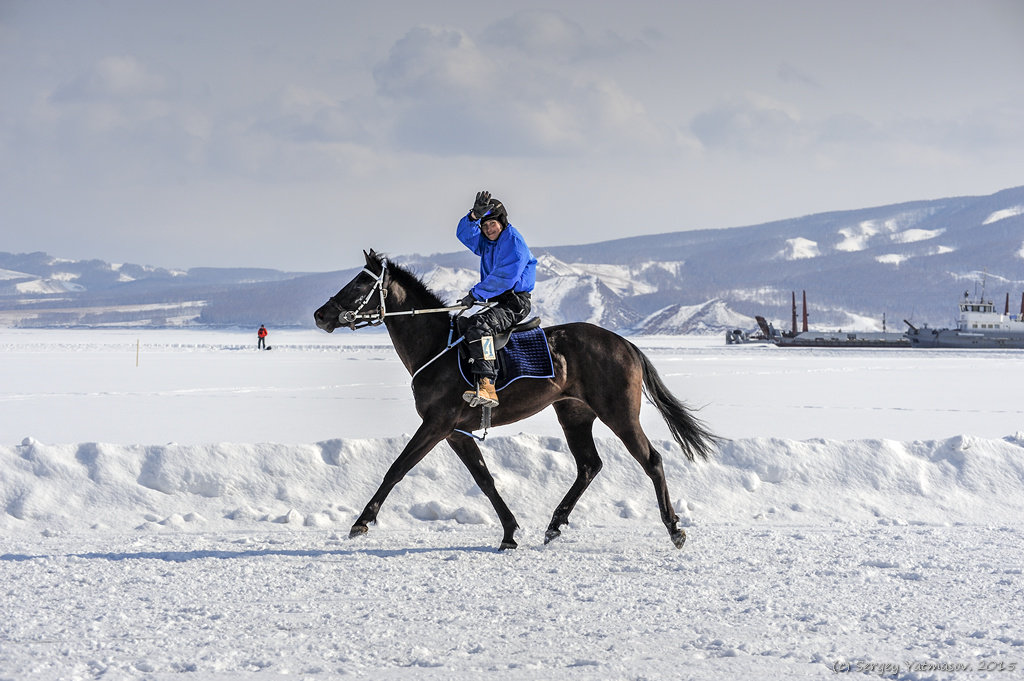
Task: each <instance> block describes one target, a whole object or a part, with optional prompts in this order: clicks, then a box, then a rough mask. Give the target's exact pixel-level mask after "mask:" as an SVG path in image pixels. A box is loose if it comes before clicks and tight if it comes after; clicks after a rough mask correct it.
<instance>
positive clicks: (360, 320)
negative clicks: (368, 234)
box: [331, 262, 388, 331]
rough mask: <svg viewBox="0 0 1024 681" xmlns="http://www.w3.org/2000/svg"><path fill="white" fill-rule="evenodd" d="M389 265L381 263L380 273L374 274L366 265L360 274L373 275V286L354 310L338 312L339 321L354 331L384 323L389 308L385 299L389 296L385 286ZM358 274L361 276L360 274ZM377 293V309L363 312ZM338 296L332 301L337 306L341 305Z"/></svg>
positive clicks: (357, 302)
mask: <svg viewBox="0 0 1024 681" xmlns="http://www.w3.org/2000/svg"><path fill="white" fill-rule="evenodd" d="M387 271H388V266H387V264H386V263H383V262H382V263H381V267H380V274H374V273H373V272H372V271H371V270H370V268H368V267H364V268H363V271H362V272H360V273H359V274H364V273H365V274H368V275H370V276H371V277H373V286H371V287H370V288H369V289H368V290H367V291H366V293H364V294H363V297H362V298H360V299H359V300H358V301H356V308H355V309H354V310H345V311H344V312H341V313H339V314H338V322H339V323H341V324H343V325H345V326H348V327H349V328H350V329H352V330H353V331H354V330H356V329H362V328H365V327H367V326H379V325H380V324H383V323H384V317H385V316H386V315H387V308H386V306H385V305H384V299H385V298H387V297H388V290H387V288H385V287H384V277H385V276H386V275H387ZM356 276H359V275H358V274H357V275H356ZM374 293H376V294H377V296H378V300H379V301H380V304H379V305H378V306H377V309H376V310H372V311H369V312H363V308H364V307H366V305H367V304H368V303H369V302H370V298H372V297H373V294H374ZM336 298H337V296H334V297H333V298H331V302H332V303H334V304H335V306H337V307H341V305H339V304H338V301H337V300H336Z"/></svg>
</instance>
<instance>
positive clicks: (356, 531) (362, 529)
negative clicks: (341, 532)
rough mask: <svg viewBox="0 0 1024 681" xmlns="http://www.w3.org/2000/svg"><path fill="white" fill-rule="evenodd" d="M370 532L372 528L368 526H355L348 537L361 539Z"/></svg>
mask: <svg viewBox="0 0 1024 681" xmlns="http://www.w3.org/2000/svg"><path fill="white" fill-rule="evenodd" d="M369 531H370V528H368V527H367V526H366V525H353V526H352V529H351V530H349V532H348V536H349V538H352V537H360V536H362V535H364V534H366V533H367V532H369Z"/></svg>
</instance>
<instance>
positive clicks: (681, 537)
mask: <svg viewBox="0 0 1024 681" xmlns="http://www.w3.org/2000/svg"><path fill="white" fill-rule="evenodd" d="M672 543H673V544H675V545H676V548H677V549H681V548H683V544H685V543H686V533H685V532H683V531H682V530H673V532H672Z"/></svg>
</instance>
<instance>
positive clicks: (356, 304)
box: [313, 250, 387, 333]
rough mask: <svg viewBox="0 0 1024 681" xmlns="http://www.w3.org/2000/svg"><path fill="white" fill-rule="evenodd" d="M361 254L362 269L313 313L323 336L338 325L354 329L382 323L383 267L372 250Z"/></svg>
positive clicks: (385, 272) (384, 294)
mask: <svg viewBox="0 0 1024 681" xmlns="http://www.w3.org/2000/svg"><path fill="white" fill-rule="evenodd" d="M363 255H364V256H366V267H364V268H363V269H362V271H361V272H359V274H357V275H356V276H355V277H354V278H353V279H352V281H350V282H348V283H347V284H345V286H344V287H343V288H342V289H341V290H340V291H338V292H337V293H336V294H335V295H334V296H333V297H332V298H331V299H330V300H328V301H327V302H326V303H324V304H323V305H321V306H320V309H318V310H317V311H316V312H314V313H313V320H314V321H315V322H316V325H317V326H318V327H320V328H321V329H323V330H324V331H326V332H327V333H332V332H333V331H334V330H335V329H337V328H338V327H340V326H347V327H349V328H350V329H353V330H354V329H358V328H362V327H364V326H371V325H374V326H375V325H377V324H380V323H381V322H383V321H384V298H385V297H386V296H387V288H386V283H385V281H384V280H385V278H386V275H387V264H386V262H385V260H384V258H383V257H382V256H381V255H379V254H377V253H374V252H373V250H370V252H369V253H367V252H366V251H363Z"/></svg>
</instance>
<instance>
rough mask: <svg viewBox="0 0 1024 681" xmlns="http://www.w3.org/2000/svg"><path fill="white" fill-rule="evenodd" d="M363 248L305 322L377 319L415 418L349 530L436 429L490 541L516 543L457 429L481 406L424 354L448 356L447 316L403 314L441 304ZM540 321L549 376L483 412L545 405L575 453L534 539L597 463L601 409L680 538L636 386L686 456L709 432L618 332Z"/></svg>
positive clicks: (554, 530) (508, 415) (452, 373)
mask: <svg viewBox="0 0 1024 681" xmlns="http://www.w3.org/2000/svg"><path fill="white" fill-rule="evenodd" d="M364 255H365V256H366V267H365V268H364V269H363V271H362V272H360V273H359V274H357V275H356V276H355V278H354V279H352V281H350V282H349V283H348V284H346V285H345V287H344V288H343V289H341V291H339V292H338V293H337V295H335V296H334V297H333V298H331V299H330V300H329V301H327V303H325V304H324V305H323V306H322V307H321V308H320V309H319V310H317V311H316V313H314V315H313V316H314V319H315V320H316V325H317V326H318V327H320V328H321V329H323V330H324V331H327V332H328V333H330V332H332V331H334V330H335V329H336V328H338V327H340V326H348V327H350V328H352V329H356V328H360V327H362V326H366V325H369V324H379V323H381V322H383V323H384V324H385V326H386V327H387V330H388V333H389V334H390V335H391V341H392V343H394V345H395V349H396V350H397V351H398V356H399V357H400V358H401V360H402V363H403V364H405V368H406V369H408V370H409V373H410V374H412V375H413V378H412V391H413V397H414V399H415V401H416V411H417V412H419V415H420V417H421V418H422V419H423V422H422V423H421V424H420V426H419V428H417V429H416V432H415V434H413V436H412V439H411V440H410V441H409V443H408V444H407V445H406V446H405V449H403V450H402V453H401V454H399V455H398V458H397V459H396V460H395V462H394V463H393V464H392V465H391V468H390V469H389V470H388V472H387V474H386V475H385V476H384V481H383V482H382V483H381V485H380V488H379V489H378V490H377V493H376V494H374V495H373V498H372V499H370V502H369V503H368V504H367V505H366V508H365V509H364V510H363V512H362V514H361V515H360V516H359V518H358V519H357V520H356V522H355V524H354V525H353V526H352V531H351V533H350V536H353V537H354V536H358V535H360V534H364V533H365V532H366V531H367V528H368V526H369V524H370V523H372V522H375V521H376V519H377V513H378V512H379V511H380V507H381V505H382V504H383V503H384V500H385V499H386V498H387V496H388V494H389V493H390V492H391V490H392V489H393V488H394V486H395V485H397V484H398V482H399V481H400V480H401V479H402V478H403V477H405V475H406V474H407V473H408V472H409V471H410V470H412V468H413V466H415V465H416V464H417V463H419V462H420V461H421V460H422V459H423V457H425V456H426V455H427V453H428V452H430V450H431V449H433V448H434V446H435V445H437V444H438V443H440V442H441V440H447V441H448V444H449V445H451V448H452V449H453V450H455V453H456V454H457V455H458V457H459V459H461V461H462V463H464V464H465V465H466V467H467V468H468V469H469V472H470V473H471V474H472V475H473V479H474V480H475V481H476V484H477V485H478V486H479V487H480V489H481V490H482V491H483V493H484V494H485V495H487V498H488V499H489V500H490V502H491V504H492V505H493V506H494V510H495V511H496V512H497V514H498V518H499V519H500V521H501V526H502V528H503V530H504V537H503V538H502V540H501V548H503V549H511V548H515V547H516V546H517V544H516V540H515V538H514V535H515V532H516V530H517V529H518V528H519V526H518V524H517V523H516V518H515V516H514V515H513V514H512V511H510V510H509V508H508V506H506V505H505V502H504V500H503V499H502V498H501V496H500V495H499V494H498V490H497V489H496V488H495V486H494V479H493V478H492V477H491V473H490V471H488V470H487V465H486V464H485V463H484V460H483V457H482V456H481V454H480V448H479V447H478V446H477V444H476V441H475V440H474V438H472V437H470V436H469V435H467V434H466V431H472V430H473V429H474V428H476V427H479V425H480V421H481V414H480V409H479V408H472V407H470V406H469V405H467V404H466V402H465V401H464V400H463V399H462V392H463V390H465V387H466V386H465V384H464V383H463V379H462V377H461V376H460V374H459V369H458V366H457V365H456V362H454V361H443V362H442V361H438V362H435V361H433V360H434V359H436V358H437V357H438V356H439V354H440V355H442V356H444V357H445V358H449V354H448V353H454V352H456V351H457V350H456V349H449V350H447V351H445V348H446V346H447V344H448V341H449V328H450V320H449V317H450V315H448V314H440V313H438V314H415V313H413V310H424V309H432V308H442V307H444V305H445V303H444V302H443V301H442V300H441V299H440V298H438V297H437V295H435V294H434V293H432V292H431V291H430V290H428V289H427V287H426V286H424V284H423V282H421V281H420V280H419V279H418V278H417V277H416V276H415V275H413V274H412V273H410V272H409V271H407V270H405V269H403V268H401V267H399V266H398V265H396V264H394V263H392V262H390V261H388V260H387V259H386V258H384V257H383V256H381V255H379V254H376V253H374V252H373V251H370V252H369V253H364ZM455 309H458V308H455ZM385 312H386V316H385ZM545 332H546V334H547V341H548V346H549V347H550V350H551V357H552V359H553V364H554V377H553V378H548V379H530V380H520V381H516V382H514V383H512V384H511V385H509V386H508V387H507V388H505V389H504V390H503V391H502V394H501V404H500V405H499V406H497V407H494V410H493V416H492V419H493V424H494V425H504V424H509V423H515V422H516V421H519V420H521V419H524V418H526V417H528V416H532V415H533V414H536V413H537V412H539V411H541V410H542V409H544V408H545V407H547V406H549V405H552V406H553V407H554V409H555V413H556V414H557V416H558V422H559V424H560V425H561V426H562V429H563V430H564V431H565V439H566V441H567V443H568V445H569V450H570V451H571V452H572V455H573V457H574V458H575V459H576V468H577V475H576V481H575V482H574V483H573V485H572V487H571V488H570V489H569V491H568V493H567V494H566V495H565V498H563V499H562V502H561V503H560V504H559V505H558V508H556V509H555V513H554V515H553V516H552V518H551V523H550V524H549V525H548V528H547V531H546V533H545V535H544V543H547V542H549V541H551V540H552V539H554V538H555V537H557V536H559V534H561V531H560V529H559V528H561V526H562V525H565V524H566V523H568V520H569V514H570V513H571V512H572V509H573V507H574V506H575V505H576V502H577V501H578V500H579V498H580V496H581V495H582V494H583V492H584V490H586V489H587V486H588V485H589V484H590V483H591V481H592V480H593V479H594V476H596V475H597V473H598V471H600V470H601V458H600V456H598V453H597V448H596V447H595V445H594V437H593V432H592V431H593V425H594V419H601V421H602V422H604V423H605V424H606V425H607V426H608V427H609V428H610V429H611V430H612V432H613V433H615V434H616V435H617V436H618V437H619V438H620V439H621V440H622V442H623V444H625V445H626V449H628V450H629V453H630V454H632V455H633V457H634V458H635V459H636V460H637V461H638V462H640V465H641V466H643V469H644V471H645V472H646V473H647V475H648V476H650V478H651V481H652V482H653V483H654V491H655V494H656V495H657V498H658V507H659V508H660V509H661V520H662V522H664V523H665V527H666V528H668V532H669V535H670V536H671V538H672V543H673V544H675V546H676V548H682V546H683V542H684V541H685V540H686V533H685V532H684V531H683V530H682V528H680V527H679V518H678V517H677V516H676V514H675V511H674V510H673V509H672V502H671V501H670V500H669V495H668V487H667V486H666V484H665V471H664V469H663V468H662V463H661V454H660V453H659V452H658V450H656V449H655V448H654V447H653V446H652V445H651V443H650V441H649V440H648V439H647V436H646V435H645V434H644V431H643V429H642V428H641V427H640V418H639V417H640V400H641V396H642V395H643V394H646V395H647V397H648V399H649V400H650V401H651V402H652V403H653V404H654V406H655V407H657V408H658V411H659V412H660V413H661V415H662V417H664V419H665V422H666V423H667V424H668V427H669V429H670V430H671V432H672V435H673V437H674V438H675V440H676V442H678V443H679V445H680V446H681V447H682V449H683V453H684V454H685V455H686V456H687V458H689V459H690V460H691V461H692V460H694V458H695V457H701V458H703V459H707V458H708V456H709V454H710V453H711V451H712V450H713V449H714V447H715V446H716V444H717V438H716V437H715V436H714V435H713V434H711V432H709V431H708V430H707V428H706V427H705V426H704V425H703V424H702V423H701V422H700V421H698V420H697V419H696V418H694V416H693V415H692V414H690V412H689V411H688V410H687V408H686V407H685V405H683V404H682V403H681V402H680V401H679V400H677V399H676V398H675V397H674V396H673V395H672V394H671V393H670V392H669V391H668V389H667V388H666V387H665V384H664V383H662V381H661V378H660V377H659V376H658V372H657V371H656V370H655V369H654V366H653V365H652V364H651V362H650V360H648V359H647V357H646V356H645V355H644V354H643V353H642V352H640V350H639V349H638V348H637V347H636V346H635V345H633V344H632V343H630V342H629V341H628V340H626V339H624V338H622V337H621V336H619V335H617V334H614V333H612V332H611V331H607V330H605V329H602V328H601V327H598V326H594V325H592V324H584V323H575V324H562V325H559V326H553V327H550V328H547V329H545Z"/></svg>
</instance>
